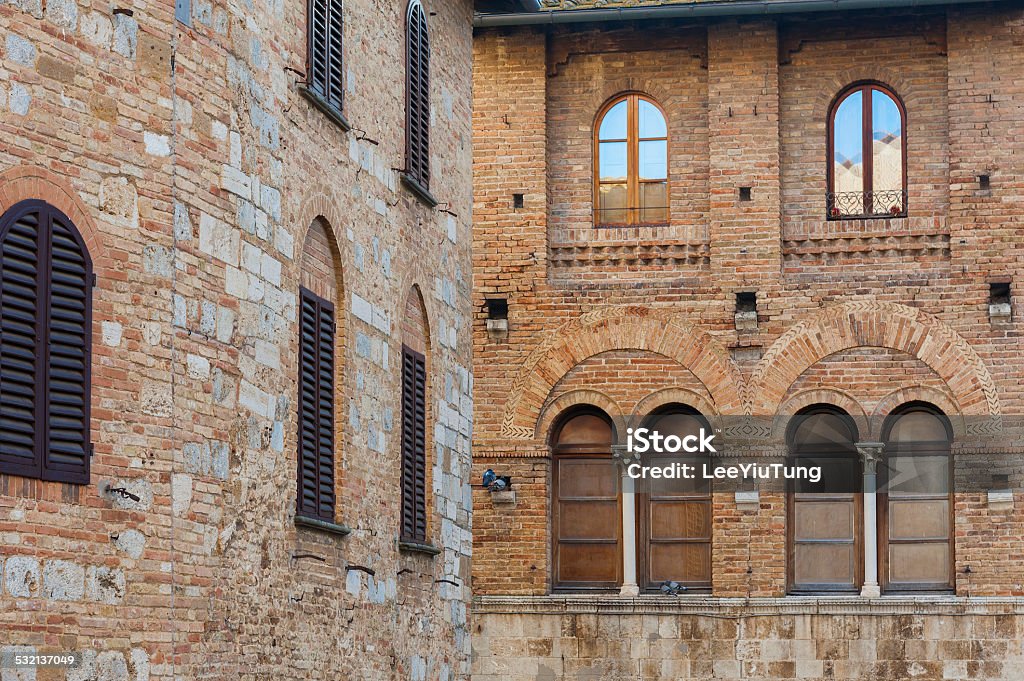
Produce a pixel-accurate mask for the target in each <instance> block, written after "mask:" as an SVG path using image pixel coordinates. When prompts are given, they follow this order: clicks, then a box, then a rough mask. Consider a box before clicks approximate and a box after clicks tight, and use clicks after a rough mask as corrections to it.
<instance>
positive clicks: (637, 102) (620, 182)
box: [594, 93, 669, 227]
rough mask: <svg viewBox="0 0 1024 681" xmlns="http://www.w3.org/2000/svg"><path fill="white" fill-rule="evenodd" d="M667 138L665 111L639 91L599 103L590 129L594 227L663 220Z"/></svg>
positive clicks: (666, 206)
mask: <svg viewBox="0 0 1024 681" xmlns="http://www.w3.org/2000/svg"><path fill="white" fill-rule="evenodd" d="M668 156H669V137H668V122H667V118H666V116H665V112H664V111H663V110H662V108H661V107H660V106H659V105H658V104H657V103H656V102H655V101H654V100H653V99H651V98H649V97H647V96H646V95H642V94H639V93H629V94H625V95H620V96H619V97H616V98H615V99H612V100H611V101H610V102H608V103H607V104H605V105H604V106H603V107H602V108H601V111H600V112H599V113H598V116H597V122H596V124H595V126H594V224H595V225H596V226H598V227H621V226H636V225H661V224H667V223H668V221H669V181H668Z"/></svg>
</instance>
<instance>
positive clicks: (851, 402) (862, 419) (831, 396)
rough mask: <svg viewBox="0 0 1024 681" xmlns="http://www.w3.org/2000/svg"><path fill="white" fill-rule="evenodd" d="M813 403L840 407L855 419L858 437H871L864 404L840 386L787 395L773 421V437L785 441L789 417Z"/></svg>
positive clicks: (867, 438)
mask: <svg viewBox="0 0 1024 681" xmlns="http://www.w3.org/2000/svg"><path fill="white" fill-rule="evenodd" d="M813 404H829V405H832V406H833V407H839V408H840V409H842V410H843V411H845V412H846V413H847V414H849V415H850V418H852V419H853V422H854V423H855V424H856V426H857V435H858V437H859V438H860V439H861V440H869V439H870V437H869V436H870V434H871V423H870V419H869V418H868V414H867V412H866V411H865V409H864V406H863V405H861V403H860V402H859V401H858V400H857V398H855V397H854V396H853V395H851V394H849V393H848V392H846V391H844V390H839V389H838V388H809V389H807V390H801V391H800V392H798V393H795V394H793V395H790V396H789V397H787V398H786V400H785V402H783V403H782V404H781V405H779V410H778V412H777V413H776V415H775V420H774V421H773V423H772V438H773V439H774V440H776V441H777V442H783V441H784V440H785V437H786V431H787V430H788V429H789V424H790V418H789V417H791V416H794V415H795V414H796V413H797V412H799V411H800V410H801V409H804V408H806V407H809V406H811V405H813Z"/></svg>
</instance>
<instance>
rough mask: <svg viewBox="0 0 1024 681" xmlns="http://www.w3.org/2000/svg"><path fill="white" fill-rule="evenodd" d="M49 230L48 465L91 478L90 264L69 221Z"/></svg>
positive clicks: (56, 220)
mask: <svg viewBox="0 0 1024 681" xmlns="http://www.w3.org/2000/svg"><path fill="white" fill-rule="evenodd" d="M50 233H51V236H52V238H51V242H50V254H49V255H50V301H49V302H50V327H49V341H50V343H49V376H48V381H47V403H48V405H49V419H48V421H47V447H46V460H45V461H44V468H45V469H46V470H47V471H48V472H49V473H50V474H51V475H52V476H55V477H56V479H61V480H73V481H75V482H88V481H89V346H90V343H89V342H88V339H89V332H90V326H91V320H90V314H89V312H90V309H89V308H90V306H89V299H90V295H89V293H90V288H91V283H92V282H91V281H90V279H91V276H90V267H89V262H88V257H87V256H86V255H85V249H84V248H83V247H82V245H81V243H80V242H79V241H78V236H77V234H76V233H75V230H74V228H73V227H71V226H70V224H69V223H65V222H64V221H63V220H62V219H61V218H60V217H59V216H56V215H54V216H53V219H52V222H51V232H50Z"/></svg>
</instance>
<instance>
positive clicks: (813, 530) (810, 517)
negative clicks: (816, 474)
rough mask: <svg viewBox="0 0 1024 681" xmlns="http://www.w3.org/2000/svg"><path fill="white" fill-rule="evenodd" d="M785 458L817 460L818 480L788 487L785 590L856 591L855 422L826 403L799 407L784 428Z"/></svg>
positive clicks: (803, 462) (858, 487) (859, 543)
mask: <svg viewBox="0 0 1024 681" xmlns="http://www.w3.org/2000/svg"><path fill="white" fill-rule="evenodd" d="M787 442H788V446H789V456H790V463H791V464H793V465H796V466H820V467H821V480H820V481H819V482H818V483H811V482H809V481H803V480H799V479H798V480H795V481H793V486H792V487H791V488H790V489H789V490H788V494H787V497H788V503H787V522H786V527H787V543H788V545H789V551H788V554H789V556H788V558H789V560H788V561H787V565H788V567H787V577H788V583H789V593H794V594H800V593H858V592H859V591H860V587H861V585H862V583H863V581H864V576H863V573H864V558H863V556H864V553H863V551H864V547H863V544H864V539H863V538H864V529H863V528H864V525H863V523H864V518H863V495H862V494H861V491H862V489H863V487H862V481H863V474H862V472H861V465H860V457H859V456H858V453H857V448H856V446H855V443H856V442H857V426H856V424H855V423H854V421H853V419H852V418H851V417H850V415H849V414H847V413H846V412H845V411H843V410H842V409H840V408H838V407H834V406H832V405H828V404H816V405H812V406H809V407H807V408H805V409H803V410H801V411H800V412H799V413H798V414H797V415H796V416H794V417H793V419H792V420H791V421H790V424H789V429H788V432H787Z"/></svg>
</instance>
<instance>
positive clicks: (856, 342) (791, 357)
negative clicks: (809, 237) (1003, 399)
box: [747, 302, 1001, 415]
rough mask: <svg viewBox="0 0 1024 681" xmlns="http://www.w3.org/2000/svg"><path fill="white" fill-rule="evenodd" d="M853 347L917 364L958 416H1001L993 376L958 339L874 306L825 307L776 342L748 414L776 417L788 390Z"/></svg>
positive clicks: (900, 310) (947, 330)
mask: <svg viewBox="0 0 1024 681" xmlns="http://www.w3.org/2000/svg"><path fill="white" fill-rule="evenodd" d="M856 347H879V348H889V349H890V350H897V351H900V352H905V353H907V354H908V355H910V356H912V357H916V358H918V359H919V360H921V361H922V362H924V363H925V364H927V365H928V366H929V367H930V368H931V369H932V370H933V371H934V372H935V373H936V374H937V375H938V376H939V377H940V378H941V379H942V380H943V381H944V382H945V384H946V386H947V387H948V388H949V391H950V394H951V395H952V396H953V399H954V400H955V401H956V404H957V406H958V407H959V410H958V411H959V413H963V414H977V415H982V414H990V415H996V414H999V413H1000V409H1001V407H1000V404H999V395H998V393H997V391H996V386H995V381H993V379H992V375H991V374H990V373H989V371H988V368H987V367H986V366H985V363H984V362H983V361H982V360H981V358H980V357H979V356H978V353H976V352H975V351H974V348H972V347H971V346H970V344H969V343H968V342H967V341H966V340H964V338H963V337H962V336H960V334H958V333H957V332H956V331H955V330H954V329H952V328H951V327H950V326H949V325H948V324H946V323H945V322H942V321H941V320H939V319H936V318H935V317H932V316H931V315H928V314H926V313H924V312H922V311H921V310H918V309H915V308H912V307H908V306H906V305H899V304H896V303H877V302H855V303H844V304H840V305H834V306H831V307H827V308H825V309H823V310H821V311H819V312H818V313H817V314H815V315H814V316H812V317H810V318H809V319H805V320H804V321H802V322H800V323H798V324H796V325H795V326H794V327H792V328H791V329H790V330H789V331H787V332H786V333H785V334H783V335H782V336H780V337H779V338H778V339H777V340H776V341H775V342H774V343H773V344H772V346H771V347H770V348H769V349H768V351H767V352H766V353H765V354H764V356H763V357H762V358H761V361H760V363H759V364H758V366H757V369H756V370H755V372H754V375H753V377H752V379H751V381H750V384H749V389H750V392H749V394H748V400H747V402H748V405H749V407H748V408H749V409H750V411H751V413H754V414H763V415H767V414H774V413H776V412H777V411H778V406H779V405H780V404H781V402H782V400H783V397H784V396H785V394H786V392H787V391H788V390H789V387H790V386H791V385H792V384H793V382H794V381H795V380H796V379H797V378H798V377H799V376H800V375H801V374H802V373H803V372H804V371H805V370H807V368H808V367H810V366H811V365H813V364H815V363H816V362H818V361H819V360H821V359H824V358H825V357H828V356H829V355H832V354H835V353H837V352H841V351H843V350H849V349H851V348H856Z"/></svg>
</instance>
